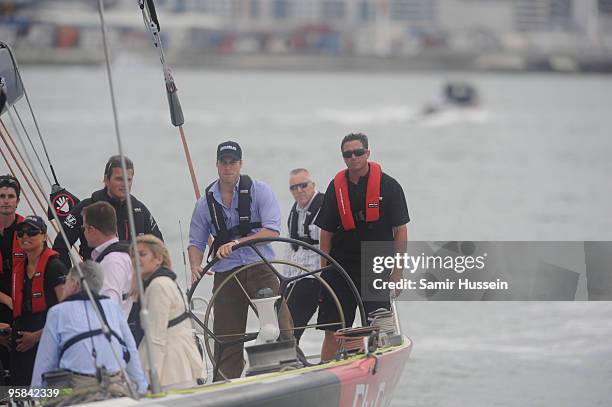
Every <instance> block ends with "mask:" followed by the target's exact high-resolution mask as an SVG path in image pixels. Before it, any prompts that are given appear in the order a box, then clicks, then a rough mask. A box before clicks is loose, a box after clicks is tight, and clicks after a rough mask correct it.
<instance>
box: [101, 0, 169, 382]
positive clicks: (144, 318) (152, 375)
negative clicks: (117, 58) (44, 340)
mask: <svg viewBox="0 0 612 407" xmlns="http://www.w3.org/2000/svg"><path fill="white" fill-rule="evenodd" d="M98 14H99V16H100V29H101V31H102V43H103V45H104V59H105V62H106V74H107V78H108V87H109V92H110V98H111V105H112V110H113V121H114V124H115V135H116V137H117V146H118V148H119V155H120V156H121V169H122V170H123V185H124V188H125V190H126V191H128V197H127V199H126V203H127V210H128V224H129V227H130V232H131V233H130V235H131V240H132V242H135V241H136V225H135V222H134V212H133V208H132V199H131V195H130V194H129V191H130V188H129V185H128V177H127V166H126V163H125V155H124V153H123V143H122V141H121V133H120V131H119V118H118V116H117V102H116V100H115V89H114V84H113V74H112V70H111V67H110V55H109V46H108V41H107V35H106V23H105V21H104V2H103V0H98ZM132 251H133V255H134V259H135V260H136V261H135V262H134V265H135V267H134V268H135V271H136V279H137V280H138V282H137V283H138V295H139V296H140V298H141V299H142V301H141V303H142V308H141V310H140V317H141V325H142V327H143V330H144V332H145V337H144V340H145V346H146V352H147V358H148V359H149V379H150V380H149V384H150V385H151V391H152V392H153V394H158V393H160V392H161V387H160V385H159V379H158V376H157V372H156V370H155V366H154V365H153V352H152V350H153V349H152V343H151V335H150V330H149V324H148V316H149V314H148V311H147V305H146V302H145V301H144V298H145V297H144V286H143V282H142V270H141V268H140V259H139V256H137V253H136V245H135V244H132ZM122 373H123V374H124V377H125V379H126V381H127V382H128V386H129V387H130V391H131V392H133V389H132V388H131V384H130V382H129V378H128V377H127V374H126V373H125V372H123V371H122Z"/></svg>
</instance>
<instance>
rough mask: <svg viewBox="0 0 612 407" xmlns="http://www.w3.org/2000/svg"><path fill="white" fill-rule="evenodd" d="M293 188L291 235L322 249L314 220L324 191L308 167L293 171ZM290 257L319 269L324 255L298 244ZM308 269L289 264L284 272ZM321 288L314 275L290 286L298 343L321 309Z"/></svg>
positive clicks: (299, 271)
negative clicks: (319, 189)
mask: <svg viewBox="0 0 612 407" xmlns="http://www.w3.org/2000/svg"><path fill="white" fill-rule="evenodd" d="M289 191H290V192H291V195H293V198H294V199H295V203H294V204H293V207H292V208H291V212H290V213H289V219H288V220H287V227H288V228H289V237H291V238H292V239H296V240H299V241H302V242H304V243H308V244H311V245H313V246H315V247H317V248H318V247H319V235H320V233H321V229H319V227H318V226H316V225H315V224H314V220H315V218H316V217H317V214H318V213H319V209H320V208H321V204H322V203H323V194H322V193H320V192H318V191H317V189H316V185H315V183H314V182H313V181H312V179H311V178H310V173H309V172H308V170H307V169H305V168H296V169H294V170H292V171H291V172H290V173H289ZM287 260H289V261H290V262H292V263H295V264H297V265H300V266H302V267H303V268H304V269H306V270H308V271H314V270H317V269H319V268H320V266H321V258H320V257H319V255H318V254H317V253H315V252H313V251H312V250H308V249H307V248H305V247H303V246H298V245H297V244H296V245H294V244H292V245H291V246H290V247H289V248H288V253H287ZM304 269H301V268H297V267H292V266H288V267H286V268H285V269H284V271H283V274H284V275H285V276H286V277H293V276H296V275H299V274H303V273H305V272H306V270H304ZM319 290H320V283H319V280H317V279H316V278H314V277H312V276H309V277H304V278H303V279H300V280H297V281H296V282H295V283H292V285H291V286H290V291H289V292H290V295H289V300H288V301H287V305H288V306H289V311H290V312H291V317H292V318H293V323H294V325H295V330H294V334H295V338H296V340H297V341H298V343H299V341H300V338H301V337H302V334H303V333H304V328H299V327H301V326H306V325H307V324H308V322H309V321H310V318H311V317H312V316H313V315H314V313H315V311H316V310H317V306H318V303H319Z"/></svg>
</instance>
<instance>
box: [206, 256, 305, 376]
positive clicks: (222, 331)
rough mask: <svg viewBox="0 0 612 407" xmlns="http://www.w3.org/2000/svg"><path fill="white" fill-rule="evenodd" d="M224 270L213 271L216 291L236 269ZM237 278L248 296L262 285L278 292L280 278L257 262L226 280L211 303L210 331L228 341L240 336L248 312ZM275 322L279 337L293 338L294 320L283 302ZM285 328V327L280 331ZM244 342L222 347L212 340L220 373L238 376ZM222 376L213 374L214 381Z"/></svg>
mask: <svg viewBox="0 0 612 407" xmlns="http://www.w3.org/2000/svg"><path fill="white" fill-rule="evenodd" d="M242 267H244V266H240V267H237V268H235V269H232V270H229V271H226V272H223V273H215V278H214V283H213V292H216V291H217V289H218V288H219V286H220V285H221V284H222V283H223V282H224V281H225V280H227V279H228V278H229V276H230V275H232V273H233V272H234V271H236V270H238V269H239V268H242ZM236 279H237V280H238V281H240V285H242V287H243V288H244V291H246V292H247V294H248V295H249V298H250V299H255V298H257V296H256V295H257V291H258V290H259V289H261V288H266V287H268V288H271V289H272V291H273V292H274V295H278V292H279V286H280V284H279V281H278V278H277V277H276V275H275V274H274V273H273V272H272V271H271V270H270V268H269V267H268V266H267V265H265V264H261V265H257V266H253V267H249V268H248V269H246V270H244V271H241V272H240V273H238V275H236V278H232V279H231V280H230V281H228V282H227V283H226V284H225V285H224V286H223V288H221V291H220V292H219V293H218V294H217V297H216V298H215V304H214V317H215V320H214V324H213V332H214V333H215V335H222V336H221V338H219V339H220V340H221V341H222V342H230V341H233V340H236V339H239V338H241V337H242V335H243V334H244V333H245V330H246V322H247V313H248V308H249V302H248V299H247V298H246V295H245V293H244V291H243V288H241V286H240V285H239V284H238V283H237V282H236ZM278 323H279V327H280V329H281V335H280V337H281V338H282V339H290V338H293V329H292V328H293V321H292V320H291V314H290V313H289V308H287V304H286V302H283V304H282V305H281V308H280V312H279V316H278ZM283 329H285V330H283ZM243 349H244V343H239V344H235V345H231V346H224V347H223V350H221V347H220V346H219V344H217V343H215V364H216V366H218V368H219V370H220V371H221V372H222V373H223V375H224V376H225V378H227V379H232V378H236V377H240V375H241V374H242V370H243V369H244V358H243ZM223 379H224V377H223V376H222V375H221V374H219V373H218V372H217V373H216V374H215V377H214V379H213V380H214V381H217V380H223Z"/></svg>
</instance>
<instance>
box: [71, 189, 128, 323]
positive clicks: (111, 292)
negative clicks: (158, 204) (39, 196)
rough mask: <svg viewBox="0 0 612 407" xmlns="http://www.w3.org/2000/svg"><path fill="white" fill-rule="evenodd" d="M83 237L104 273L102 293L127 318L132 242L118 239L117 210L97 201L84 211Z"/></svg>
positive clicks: (92, 256) (106, 203)
mask: <svg viewBox="0 0 612 407" xmlns="http://www.w3.org/2000/svg"><path fill="white" fill-rule="evenodd" d="M82 217H83V234H84V235H85V239H86V240H87V243H88V244H89V247H90V248H92V249H93V250H92V252H91V258H92V259H93V260H94V261H96V262H98V263H100V265H101V266H102V270H104V285H103V286H102V289H101V290H100V294H103V295H106V296H107V297H109V298H110V299H111V300H113V301H115V302H116V303H117V304H119V305H120V306H121V309H122V311H123V314H124V316H125V317H126V318H127V317H128V315H130V310H131V309H132V303H133V302H132V300H131V299H130V298H129V295H128V294H129V292H130V288H131V287H132V259H131V258H130V255H129V249H130V246H129V242H126V241H119V239H118V238H117V226H116V225H117V217H116V215H115V209H113V207H112V206H111V204H109V203H108V202H103V201H100V202H96V203H93V204H91V205H89V206H86V207H85V208H83V211H82Z"/></svg>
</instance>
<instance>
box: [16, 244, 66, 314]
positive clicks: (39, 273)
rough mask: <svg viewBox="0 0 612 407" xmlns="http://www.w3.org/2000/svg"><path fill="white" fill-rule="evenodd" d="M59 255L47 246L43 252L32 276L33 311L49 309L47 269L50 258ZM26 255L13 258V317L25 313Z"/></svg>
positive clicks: (34, 312)
mask: <svg viewBox="0 0 612 407" xmlns="http://www.w3.org/2000/svg"><path fill="white" fill-rule="evenodd" d="M56 256H58V254H57V252H56V251H55V250H51V249H49V248H45V249H44V250H43V252H42V253H41V255H40V257H39V259H38V263H37V264H36V271H35V272H34V275H33V276H32V313H33V314H36V313H38V312H43V311H46V310H47V301H46V299H45V271H46V269H47V264H48V263H49V259H51V258H52V257H56ZM25 263H26V262H25V257H24V258H23V259H22V260H20V261H17V259H14V260H13V285H12V289H13V291H12V294H13V295H12V297H13V318H18V317H20V316H21V314H22V313H23V310H22V307H23V286H24V283H23V279H24V278H25V273H26V264H25Z"/></svg>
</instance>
